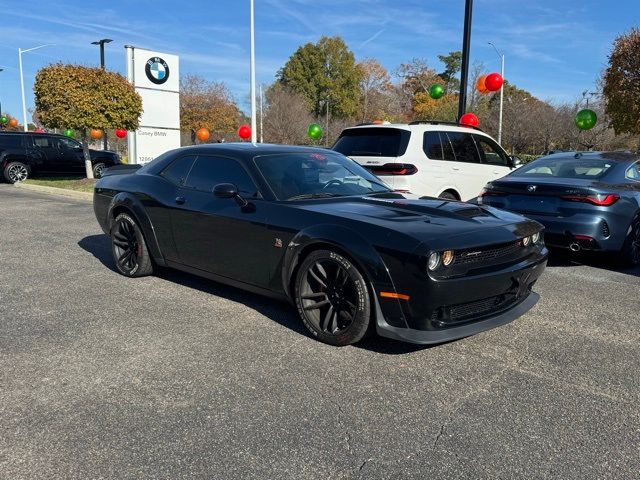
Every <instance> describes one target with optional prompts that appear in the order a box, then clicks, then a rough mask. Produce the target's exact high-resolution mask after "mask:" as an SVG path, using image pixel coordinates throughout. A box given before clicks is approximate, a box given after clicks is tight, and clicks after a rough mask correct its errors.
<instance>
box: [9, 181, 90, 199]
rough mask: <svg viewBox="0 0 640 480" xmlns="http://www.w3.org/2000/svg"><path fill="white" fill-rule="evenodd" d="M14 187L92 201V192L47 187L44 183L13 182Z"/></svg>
mask: <svg viewBox="0 0 640 480" xmlns="http://www.w3.org/2000/svg"><path fill="white" fill-rule="evenodd" d="M13 186H14V187H16V188H24V189H25V190H31V191H34V192H40V193H46V194H49V195H57V196H61V197H70V198H74V199H76V200H84V201H87V202H91V201H93V193H88V192H77V191H75V190H68V189H66V188H58V187H47V186H44V185H31V184H30V183H21V182H19V183H14V184H13Z"/></svg>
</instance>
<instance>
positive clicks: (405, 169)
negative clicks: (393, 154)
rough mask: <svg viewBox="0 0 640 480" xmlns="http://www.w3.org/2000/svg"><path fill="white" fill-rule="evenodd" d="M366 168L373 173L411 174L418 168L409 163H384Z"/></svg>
mask: <svg viewBox="0 0 640 480" xmlns="http://www.w3.org/2000/svg"><path fill="white" fill-rule="evenodd" d="M367 168H368V169H369V170H371V173H374V174H375V175H413V174H414V173H417V172H418V168H417V167H416V166H415V165H411V164H410V163H385V164H384V165H381V166H379V167H370V166H368V165H367Z"/></svg>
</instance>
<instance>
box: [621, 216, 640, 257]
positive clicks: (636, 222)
mask: <svg viewBox="0 0 640 480" xmlns="http://www.w3.org/2000/svg"><path fill="white" fill-rule="evenodd" d="M620 260H621V261H622V263H623V264H624V265H627V266H631V267H635V266H636V265H640V215H637V216H636V217H635V218H634V219H633V221H632V222H631V226H630V227H629V233H628V234H627V238H626V239H625V241H624V245H623V246H622V250H621V252H620Z"/></svg>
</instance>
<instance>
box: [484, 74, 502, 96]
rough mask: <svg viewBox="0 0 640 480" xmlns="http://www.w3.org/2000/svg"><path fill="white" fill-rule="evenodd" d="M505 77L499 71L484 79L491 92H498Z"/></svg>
mask: <svg viewBox="0 0 640 480" xmlns="http://www.w3.org/2000/svg"><path fill="white" fill-rule="evenodd" d="M502 82H503V78H502V75H500V74H499V73H490V74H489V75H487V78H485V79H484V85H485V87H487V90H489V91H490V92H496V91H498V90H500V87H502Z"/></svg>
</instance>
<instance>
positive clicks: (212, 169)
mask: <svg viewBox="0 0 640 480" xmlns="http://www.w3.org/2000/svg"><path fill="white" fill-rule="evenodd" d="M219 183H233V184H234V185H235V186H236V187H238V191H239V192H240V193H242V194H244V195H248V196H253V195H255V193H256V192H257V190H258V189H257V188H256V186H255V185H254V183H253V181H252V180H251V178H250V177H249V174H248V173H247V171H246V170H245V169H244V167H243V166H242V165H240V164H239V163H238V162H237V161H235V160H233V159H232V158H227V157H213V156H209V155H201V156H198V158H197V160H196V163H195V164H194V165H193V167H192V168H191V172H189V176H188V178H187V182H186V183H185V186H186V187H189V188H193V189H195V190H201V191H203V192H211V191H213V187H215V186H216V185H217V184H219Z"/></svg>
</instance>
